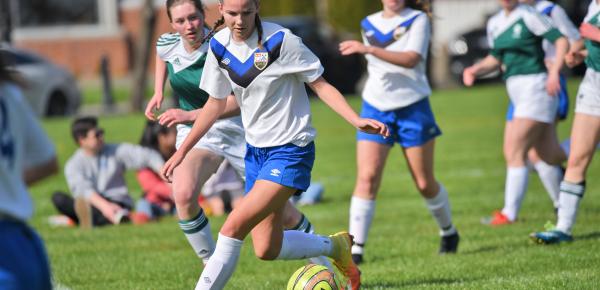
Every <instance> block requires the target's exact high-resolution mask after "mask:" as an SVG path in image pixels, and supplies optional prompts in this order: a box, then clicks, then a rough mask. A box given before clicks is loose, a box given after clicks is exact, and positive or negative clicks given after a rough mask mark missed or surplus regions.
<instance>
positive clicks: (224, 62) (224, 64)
mask: <svg viewBox="0 0 600 290" xmlns="http://www.w3.org/2000/svg"><path fill="white" fill-rule="evenodd" d="M284 35H285V32H283V31H279V32H277V33H275V34H273V35H272V36H271V37H270V38H269V39H268V40H267V41H265V42H264V43H263V49H260V48H257V49H256V50H254V53H252V56H251V57H249V58H248V59H247V60H246V61H245V62H241V61H240V60H239V59H237V58H236V57H235V56H234V55H233V54H232V53H231V52H229V51H228V50H227V48H226V47H225V46H223V45H222V44H221V43H219V41H217V40H216V39H214V38H213V39H212V40H211V42H210V49H211V50H212V52H213V54H214V55H215V57H216V58H217V61H218V62H219V67H221V68H223V69H225V70H226V71H227V73H228V74H229V78H231V80H232V81H233V82H235V83H236V84H237V85H238V86H240V87H243V88H247V87H248V85H250V83H252V81H253V80H254V79H255V78H256V77H258V75H260V74H261V73H262V72H263V71H264V70H265V69H266V68H267V67H269V66H270V65H271V64H272V63H273V62H275V61H276V60H277V59H278V58H279V55H280V54H281V45H282V44H283V37H284Z"/></svg>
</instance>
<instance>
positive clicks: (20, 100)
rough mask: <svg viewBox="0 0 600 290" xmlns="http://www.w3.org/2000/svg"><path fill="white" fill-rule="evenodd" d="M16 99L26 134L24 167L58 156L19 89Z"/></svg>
mask: <svg viewBox="0 0 600 290" xmlns="http://www.w3.org/2000/svg"><path fill="white" fill-rule="evenodd" d="M15 93H16V94H15V99H16V103H17V104H18V105H17V106H18V107H17V108H15V109H16V110H17V112H19V113H18V115H19V116H20V117H21V118H22V120H21V126H23V127H22V130H23V132H24V135H25V144H24V145H25V154H26V155H27V156H26V158H24V161H23V168H24V169H28V168H31V167H34V166H37V165H40V164H43V163H44V162H47V161H49V160H50V159H52V157H54V156H56V151H55V150H54V145H53V144H52V142H51V141H50V138H48V135H46V133H45V132H44V130H43V129H42V127H41V126H40V123H39V122H38V120H37V118H36V117H35V115H34V113H33V111H32V110H31V108H30V107H29V105H28V104H26V103H25V101H24V97H23V95H22V94H21V91H20V90H19V89H15Z"/></svg>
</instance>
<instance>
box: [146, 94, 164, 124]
mask: <svg viewBox="0 0 600 290" xmlns="http://www.w3.org/2000/svg"><path fill="white" fill-rule="evenodd" d="M162 101H163V96H162V95H158V94H154V96H152V98H151V99H150V101H149V102H148V105H146V110H145V111H144V115H146V118H148V120H152V121H156V117H154V112H153V110H160V105H161V104H162Z"/></svg>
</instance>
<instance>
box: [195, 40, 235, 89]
mask: <svg viewBox="0 0 600 290" xmlns="http://www.w3.org/2000/svg"><path fill="white" fill-rule="evenodd" d="M210 41H211V42H213V41H216V40H215V39H214V38H213V39H211V40H210ZM200 89H202V90H203V91H205V92H207V93H208V94H209V95H210V96H211V97H213V98H217V99H225V98H227V96H229V95H230V94H231V91H232V88H231V83H230V82H229V78H228V77H227V76H226V75H225V74H224V73H223V71H221V69H220V68H219V62H218V61H217V58H216V57H215V54H214V53H213V51H212V49H210V48H209V49H208V55H207V56H206V62H205V63H204V70H203V71H202V78H201V79H200Z"/></svg>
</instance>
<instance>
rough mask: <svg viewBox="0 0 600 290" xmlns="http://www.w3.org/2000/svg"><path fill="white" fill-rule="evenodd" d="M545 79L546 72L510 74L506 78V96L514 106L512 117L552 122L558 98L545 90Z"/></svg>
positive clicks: (546, 76) (554, 117)
mask: <svg viewBox="0 0 600 290" xmlns="http://www.w3.org/2000/svg"><path fill="white" fill-rule="evenodd" d="M547 79H548V74H546V73H539V74H530V75H516V76H511V77H509V78H508V79H507V80H506V88H507V90H508V96H509V97H510V101H511V102H512V104H513V105H514V107H515V109H514V114H513V116H514V117H516V118H524V119H531V120H535V121H538V122H543V123H549V124H552V123H554V120H556V112H557V109H558V98H557V97H553V96H550V95H548V92H546V80H547Z"/></svg>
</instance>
